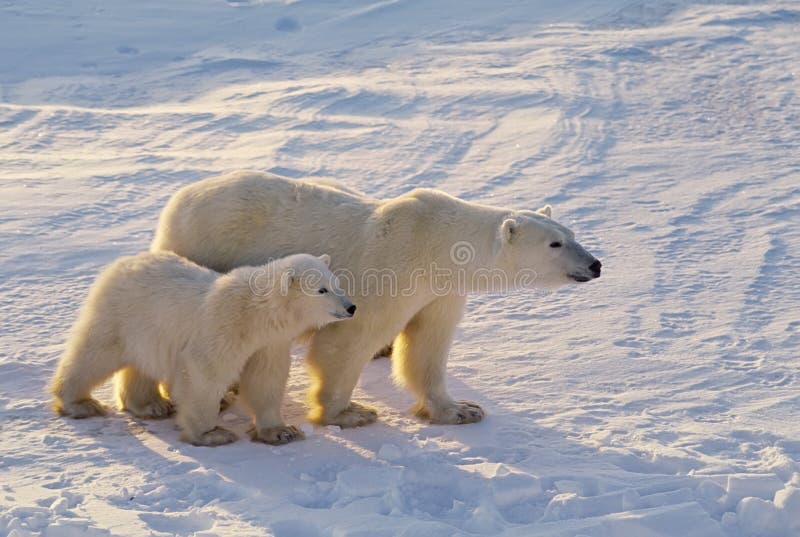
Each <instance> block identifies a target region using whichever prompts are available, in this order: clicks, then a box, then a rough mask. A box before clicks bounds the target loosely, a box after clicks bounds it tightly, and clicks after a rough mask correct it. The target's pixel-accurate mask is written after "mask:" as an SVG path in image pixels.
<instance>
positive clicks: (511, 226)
mask: <svg viewBox="0 0 800 537" xmlns="http://www.w3.org/2000/svg"><path fill="white" fill-rule="evenodd" d="M518 228H519V224H518V223H517V221H516V220H515V219H513V218H506V219H505V220H503V223H502V224H501V225H500V236H501V237H502V238H503V243H508V242H511V241H512V240H513V239H514V235H515V234H516V233H517V231H518Z"/></svg>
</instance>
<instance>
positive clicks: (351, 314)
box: [347, 304, 356, 317]
mask: <svg viewBox="0 0 800 537" xmlns="http://www.w3.org/2000/svg"><path fill="white" fill-rule="evenodd" d="M347 313H349V314H350V317H352V316H353V315H355V313H356V305H355V304H353V305H352V306H350V307H349V308H347Z"/></svg>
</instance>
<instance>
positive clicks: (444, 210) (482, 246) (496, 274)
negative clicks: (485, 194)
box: [420, 193, 514, 294]
mask: <svg viewBox="0 0 800 537" xmlns="http://www.w3.org/2000/svg"><path fill="white" fill-rule="evenodd" d="M435 195H436V198H437V199H436V203H437V205H438V206H439V207H438V210H437V214H436V216H437V218H436V226H435V228H434V229H432V230H431V231H430V232H429V233H428V236H427V237H424V238H423V237H420V239H423V240H424V241H425V242H426V243H427V244H428V245H429V246H428V248H429V250H430V251H433V252H438V255H435V256H434V263H435V270H436V271H440V273H441V274H449V275H450V276H449V281H447V280H448V276H445V277H444V278H445V282H444V283H445V284H446V285H448V286H450V287H452V288H453V289H454V293H455V294H473V293H486V292H498V291H504V290H507V289H508V288H509V287H510V282H509V281H507V280H512V279H513V278H514V274H513V270H514V267H513V266H512V264H511V263H510V262H509V261H510V260H509V259H507V256H506V255H504V254H505V253H504V251H503V249H502V247H501V246H502V240H501V236H500V227H501V225H502V223H503V221H504V220H505V219H506V218H508V217H510V216H511V215H513V211H509V210H508V209H502V208H499V207H492V206H488V205H481V204H478V203H473V202H469V201H465V200H461V199H458V198H455V197H452V196H446V197H444V198H443V197H442V196H441V193H436V194H435ZM425 196H426V194H425V193H422V194H421V195H420V197H421V198H423V199H424V198H425ZM443 202H444V203H443ZM476 215H478V216H479V218H476ZM431 273H433V270H431ZM431 278H435V277H434V276H433V274H431ZM434 287H435V286H434Z"/></svg>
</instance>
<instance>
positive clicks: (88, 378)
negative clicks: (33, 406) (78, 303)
mask: <svg viewBox="0 0 800 537" xmlns="http://www.w3.org/2000/svg"><path fill="white" fill-rule="evenodd" d="M329 263H330V257H328V256H327V255H323V256H321V257H315V256H312V255H307V254H297V255H292V256H289V257H285V258H282V259H279V260H277V261H273V262H270V263H267V264H265V265H261V266H256V267H249V266H247V267H240V268H237V269H235V270H232V271H231V272H229V273H227V274H219V273H217V272H214V271H212V270H209V269H206V268H203V267H201V266H199V265H196V264H194V263H192V262H191V261H188V260H187V259H184V258H182V257H180V256H178V255H175V254H172V253H164V252H160V253H145V254H139V255H136V256H132V257H124V258H121V259H119V260H117V261H116V262H114V263H113V264H112V265H111V266H109V267H108V268H107V269H106V270H105V271H103V273H102V274H101V275H100V276H99V277H98V279H97V281H96V282H95V283H94V285H93V287H92V289H91V290H90V292H89V297H88V299H87V301H86V304H85V306H84V308H83V310H82V312H81V314H80V316H79V318H78V321H77V322H76V324H75V326H74V328H73V333H72V335H71V337H70V338H69V341H68V343H67V348H66V351H65V353H64V355H63V356H62V358H61V361H60V363H59V365H58V370H57V371H56V374H55V377H54V379H53V383H52V393H53V395H54V397H55V403H54V408H55V410H56V411H57V412H58V413H60V414H61V415H63V416H68V417H73V418H85V417H89V416H96V415H102V414H104V413H105V407H104V406H103V405H102V404H101V403H100V402H98V401H97V400H96V399H94V398H92V396H91V391H92V389H93V388H95V387H96V386H97V385H99V384H101V383H102V382H103V381H105V380H106V379H108V378H109V377H110V376H111V375H112V374H113V373H115V372H117V371H119V370H121V369H123V368H131V367H132V368H135V369H136V370H138V371H141V372H142V373H143V374H145V375H147V376H149V377H150V378H154V379H158V380H160V381H161V382H162V383H163V385H164V386H165V387H166V388H167V391H168V392H169V394H170V398H171V399H172V401H173V402H174V403H175V406H176V411H177V422H178V426H179V428H180V430H181V439H182V440H184V441H186V442H190V443H192V444H195V445H204V446H216V445H221V444H226V443H229V442H233V441H234V440H235V439H236V436H235V435H234V434H233V433H232V432H230V431H228V430H225V429H223V428H221V427H216V426H215V425H216V420H217V415H218V413H219V401H220V398H221V397H222V396H223V395H224V393H225V391H226V389H227V388H228V386H230V385H231V384H232V383H234V382H235V381H237V380H238V379H239V376H240V374H241V372H242V370H243V368H244V366H245V364H246V362H247V359H248V358H249V357H250V356H251V355H252V354H253V353H254V352H255V351H256V350H258V349H260V348H263V347H264V346H266V345H270V344H273V343H274V341H275V340H276V339H280V340H285V341H290V340H292V339H294V338H296V337H298V336H300V335H301V334H303V333H304V332H306V331H308V330H310V329H313V328H318V327H321V326H323V325H325V324H327V323H330V322H333V321H337V320H341V319H349V318H350V317H352V316H353V314H354V313H355V308H356V307H355V305H353V303H352V302H351V301H350V299H349V298H348V297H347V296H346V295H345V294H344V292H342V290H341V289H340V287H339V283H338V281H337V279H336V276H334V275H333V273H331V271H330V269H329V268H328V265H329ZM265 389H269V383H268V382H267V381H265ZM282 389H283V386H281V387H280V390H282ZM281 393H282V391H281Z"/></svg>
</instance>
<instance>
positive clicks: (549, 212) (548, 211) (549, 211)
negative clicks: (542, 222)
mask: <svg viewBox="0 0 800 537" xmlns="http://www.w3.org/2000/svg"><path fill="white" fill-rule="evenodd" d="M536 214H540V215H542V216H546V217H547V218H552V217H553V208H552V207H550V206H549V205H545V206H544V207H542V208H541V209H536Z"/></svg>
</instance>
